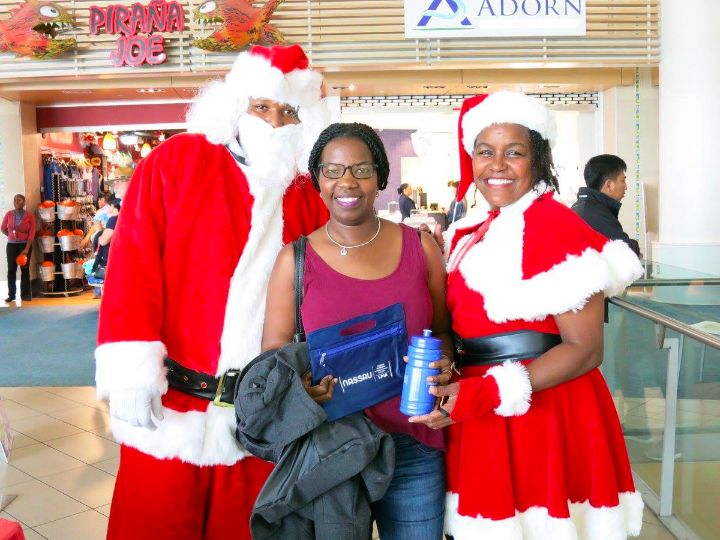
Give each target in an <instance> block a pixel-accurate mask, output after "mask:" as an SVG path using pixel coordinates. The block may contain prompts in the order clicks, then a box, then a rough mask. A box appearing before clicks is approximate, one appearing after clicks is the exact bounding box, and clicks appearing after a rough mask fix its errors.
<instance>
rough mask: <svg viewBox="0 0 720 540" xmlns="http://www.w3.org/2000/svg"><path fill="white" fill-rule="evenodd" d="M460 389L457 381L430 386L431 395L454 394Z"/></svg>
mask: <svg viewBox="0 0 720 540" xmlns="http://www.w3.org/2000/svg"><path fill="white" fill-rule="evenodd" d="M459 391H460V385H459V384H458V383H452V384H448V385H446V386H431V387H430V393H431V394H432V395H433V396H438V397H444V396H448V397H450V396H455V395H457V393H458V392H459Z"/></svg>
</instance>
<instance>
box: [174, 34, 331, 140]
mask: <svg viewBox="0 0 720 540" xmlns="http://www.w3.org/2000/svg"><path fill="white" fill-rule="evenodd" d="M309 65H310V63H309V61H308V58H307V56H305V53H304V52H303V50H302V48H301V47H300V45H290V46H287V47H285V46H281V45H274V46H272V47H261V46H259V45H256V46H254V47H252V48H251V49H250V50H249V51H246V52H242V53H240V54H239V55H238V57H237V59H236V60H235V63H234V64H233V67H232V69H231V70H230V72H229V73H228V74H227V75H226V76H225V80H224V81H215V82H213V83H211V84H210V85H208V87H207V88H205V90H203V92H202V93H201V95H200V96H199V97H198V100H197V101H196V102H195V103H194V104H193V106H192V107H191V108H190V110H189V111H188V115H187V122H188V130H189V131H193V132H196V133H203V134H205V135H206V136H207V138H208V140H210V142H212V143H214V144H229V143H230V142H231V141H232V140H233V139H234V138H235V137H236V136H237V121H238V119H239V118H240V116H241V115H242V114H245V113H246V112H247V108H248V100H249V99H250V98H264V99H271V100H273V101H277V102H278V103H287V104H288V105H292V106H293V107H297V108H298V115H299V117H300V121H301V122H302V123H303V124H305V125H306V126H307V125H315V124H324V123H326V115H327V113H326V112H325V111H324V108H323V107H319V104H320V98H321V95H320V86H321V83H322V77H321V76H320V74H319V73H316V72H314V71H312V70H311V69H310V68H309ZM304 127H305V126H304ZM323 127H324V125H323Z"/></svg>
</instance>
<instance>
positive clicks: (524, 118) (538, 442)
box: [446, 93, 643, 540]
mask: <svg viewBox="0 0 720 540" xmlns="http://www.w3.org/2000/svg"><path fill="white" fill-rule="evenodd" d="M484 98H485V96H482V97H480V96H476V97H474V98H470V101H468V102H467V103H466V104H465V105H464V107H463V110H462V111H461V119H460V140H461V162H463V165H462V170H463V172H464V176H463V180H462V181H461V185H460V189H459V190H458V199H461V198H462V196H463V195H464V194H465V191H466V190H467V188H468V186H469V184H470V182H471V181H472V166H471V158H470V156H472V154H473V150H474V147H475V138H476V137H477V135H478V134H479V133H480V132H481V131H482V130H483V129H484V128H485V127H488V126H489V125H491V124H505V123H512V124H520V125H523V126H525V127H528V128H529V129H532V130H534V131H537V132H538V133H540V135H541V136H542V137H543V138H544V139H550V140H552V132H553V129H554V127H553V124H552V117H551V116H550V114H549V112H548V111H547V109H545V107H544V106H543V105H542V104H540V102H539V101H538V100H535V99H534V98H530V97H528V96H524V95H522V94H517V93H499V94H493V95H492V96H490V97H488V98H487V99H486V100H484ZM483 100H484V101H483ZM641 271H642V270H641V267H640V264H639V262H638V259H637V257H636V256H635V254H634V253H633V252H632V251H630V249H629V248H628V247H627V246H626V245H625V244H624V243H623V242H620V241H609V240H608V239H607V238H605V237H604V236H601V235H600V234H598V233H596V232H595V231H594V230H592V229H591V228H590V227H589V226H587V225H586V224H585V223H584V222H583V221H582V220H581V219H579V218H578V217H577V216H576V215H575V214H574V213H573V212H572V211H571V210H569V209H568V208H566V207H565V206H563V205H562V204H560V203H559V202H557V201H555V200H554V199H553V191H552V189H550V188H549V186H547V184H545V183H544V182H540V183H539V184H538V185H537V186H536V187H535V188H534V189H531V190H530V191H529V192H527V193H526V194H525V195H523V196H522V197H520V198H519V199H518V200H516V201H515V202H513V203H511V204H508V205H507V206H504V207H501V208H499V209H496V210H494V211H492V212H491V213H490V214H489V215H488V217H487V219H485V220H484V221H483V222H482V223H477V224H474V225H472V226H466V227H465V228H462V229H458V230H456V232H455V234H454V236H453V239H452V247H451V254H450V260H449V274H448V292H447V301H448V307H449V309H450V311H451V314H452V321H453V330H454V333H455V334H456V339H457V343H458V346H457V348H458V351H459V353H460V359H461V361H462V360H463V359H469V360H470V361H468V362H466V364H465V365H463V367H462V368H461V376H460V382H459V384H460V389H459V393H458V396H457V400H456V401H455V404H454V407H453V409H452V412H451V418H452V419H453V420H455V421H456V423H455V424H453V425H452V426H450V428H449V441H448V455H447V467H448V471H447V474H448V496H447V510H446V531H447V533H448V534H450V535H453V537H454V539H455V540H465V539H479V538H482V539H487V540H526V539H533V540H577V539H587V540H620V539H624V538H626V537H627V536H628V535H632V536H635V535H637V534H639V531H640V527H641V523H642V510H643V503H642V499H641V497H640V494H639V493H638V492H637V491H636V490H635V487H634V484H633V479H632V474H631V470H630V465H629V461H628V457H627V452H626V449H625V443H624V439H623V435H622V431H621V427H620V423H619V421H618V417H617V414H616V411H615V408H614V404H613V401H612V398H611V396H610V393H609V391H608V388H607V385H606V383H605V381H604V379H603V377H602V375H601V374H600V372H599V370H598V369H597V368H595V369H592V370H591V371H589V372H587V373H585V374H584V375H581V376H579V377H576V378H574V379H571V380H569V381H566V382H564V383H561V384H559V385H557V386H554V387H551V388H548V389H545V390H542V391H539V392H532V388H531V385H530V379H529V376H528V372H527V369H526V368H525V365H527V364H529V363H530V362H531V361H532V359H533V358H535V357H537V356H539V355H541V354H542V353H543V352H545V351H547V350H550V348H552V347H553V346H555V345H556V344H558V343H559V342H560V341H561V340H560V337H559V333H560V331H559V329H558V325H557V324H556V322H555V318H554V316H555V315H559V314H562V313H565V312H569V311H578V310H580V309H582V308H583V307H584V306H585V304H586V302H587V301H588V300H589V299H590V297H591V296H593V295H595V294H597V293H599V292H601V291H602V292H603V293H604V294H605V295H606V296H610V295H613V294H616V293H617V292H619V291H620V290H622V289H623V288H624V287H625V286H626V285H627V284H629V283H630V282H631V281H632V280H634V279H636V278H637V277H638V276H639V275H640V274H641ZM598 324H601V322H600V321H598ZM538 340H539V341H538ZM478 344H479V345H478ZM473 347H476V348H477V350H484V354H485V357H482V354H478V356H476V357H475V358H473V354H472V353H469V352H468V351H472V350H473ZM483 347H484V349H483ZM533 348H535V349H537V350H535V352H534V353H531V352H529V351H532V350H533ZM466 356H467V358H465V357H466ZM508 357H510V358H512V361H503V358H508ZM478 358H483V360H482V361H473V360H477V359H478ZM493 358H495V359H494V360H493ZM488 403H491V405H488ZM483 411H488V412H483Z"/></svg>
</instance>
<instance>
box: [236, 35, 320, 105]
mask: <svg viewBox="0 0 720 540" xmlns="http://www.w3.org/2000/svg"><path fill="white" fill-rule="evenodd" d="M309 65H310V62H309V61H308V59H307V56H305V52H303V50H302V47H300V45H290V46H288V47H284V46H281V45H275V46H273V47H261V46H259V45H255V46H254V47H252V48H251V49H250V50H249V51H248V52H246V53H241V54H240V55H238V57H237V59H236V60H235V63H234V64H233V67H232V69H231V70H230V73H228V74H227V76H226V77H225V81H226V82H227V84H229V85H230V86H231V87H232V88H233V89H234V90H235V92H237V95H241V96H245V97H248V98H265V99H271V100H273V101H277V102H278V103H287V104H288V105H292V106H293V107H303V106H309V105H314V104H315V103H317V101H318V100H319V99H320V84H321V82H322V79H321V77H320V74H318V73H315V72H313V71H312V70H310V69H309Z"/></svg>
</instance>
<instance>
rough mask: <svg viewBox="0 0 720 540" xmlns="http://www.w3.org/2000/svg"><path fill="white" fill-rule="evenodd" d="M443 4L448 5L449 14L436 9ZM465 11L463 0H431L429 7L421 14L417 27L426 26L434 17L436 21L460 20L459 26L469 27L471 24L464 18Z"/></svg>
mask: <svg viewBox="0 0 720 540" xmlns="http://www.w3.org/2000/svg"><path fill="white" fill-rule="evenodd" d="M443 3H445V4H447V5H448V7H449V8H450V10H451V13H446V12H444V11H441V10H439V9H438V8H439V7H440V4H443ZM465 11H466V8H465V2H464V1H463V0H445V2H443V1H442V0H432V4H430V6H429V7H428V8H427V9H426V10H425V11H424V12H423V15H422V18H421V19H420V22H418V23H417V25H418V26H427V24H428V23H429V22H430V19H432V18H433V17H434V18H436V19H443V20H453V19H456V18H460V19H461V20H460V24H461V25H463V26H470V25H471V23H470V21H469V20H468V18H467V17H465Z"/></svg>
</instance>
